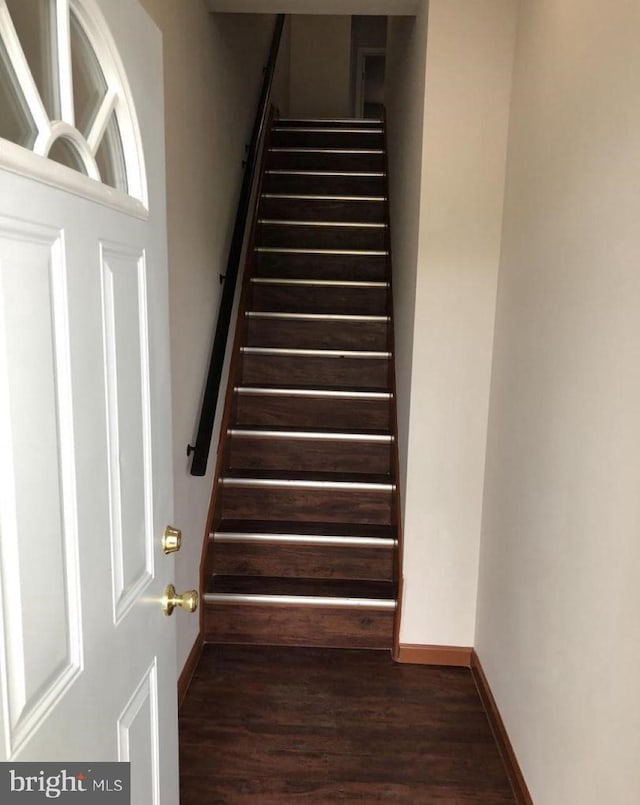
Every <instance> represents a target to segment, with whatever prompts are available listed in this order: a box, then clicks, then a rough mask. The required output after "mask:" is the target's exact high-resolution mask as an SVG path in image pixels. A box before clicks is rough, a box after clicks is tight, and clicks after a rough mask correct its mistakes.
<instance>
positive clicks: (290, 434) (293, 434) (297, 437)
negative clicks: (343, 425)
mask: <svg viewBox="0 0 640 805" xmlns="http://www.w3.org/2000/svg"><path fill="white" fill-rule="evenodd" d="M227 436H231V437H235V438H240V439H242V438H246V439H289V440H292V441H327V442H334V441H335V442H377V443H379V444H391V443H392V442H393V440H394V437H393V435H392V434H390V433H344V432H340V431H330V430H322V431H307V430H264V429H261V430H252V429H251V428H228V429H227Z"/></svg>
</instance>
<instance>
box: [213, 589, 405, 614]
mask: <svg viewBox="0 0 640 805" xmlns="http://www.w3.org/2000/svg"><path fill="white" fill-rule="evenodd" d="M203 597H204V600H205V603H207V604H242V605H245V606H250V605H254V606H290V607H291V606H298V607H317V608H320V607H323V608H330V609H359V610H368V611H392V612H393V611H395V610H396V608H397V603H396V601H395V599H393V598H357V597H350V596H331V595H278V594H273V595H269V594H264V593H205V594H204V596H203Z"/></svg>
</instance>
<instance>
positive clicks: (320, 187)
mask: <svg viewBox="0 0 640 805" xmlns="http://www.w3.org/2000/svg"><path fill="white" fill-rule="evenodd" d="M263 192H265V193H303V194H305V195H325V196H339V195H345V196H384V195H385V192H386V191H385V177H384V176H309V175H305V174H295V173H292V174H282V173H267V174H266V175H265V179H264V189H263Z"/></svg>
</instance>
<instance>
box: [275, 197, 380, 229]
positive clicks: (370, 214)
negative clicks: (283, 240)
mask: <svg viewBox="0 0 640 805" xmlns="http://www.w3.org/2000/svg"><path fill="white" fill-rule="evenodd" d="M260 218H275V219H278V220H288V221H350V222H354V223H379V224H382V223H384V219H385V205H384V202H383V201H333V200H317V199H295V198H263V199H262V201H261V203H260Z"/></svg>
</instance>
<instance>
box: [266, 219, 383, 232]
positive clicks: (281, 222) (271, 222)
mask: <svg viewBox="0 0 640 805" xmlns="http://www.w3.org/2000/svg"><path fill="white" fill-rule="evenodd" d="M258 223H259V224H263V225H264V226H317V227H323V226H331V227H346V228H352V229H387V227H388V224H384V223H371V222H368V221H305V220H304V219H300V218H296V219H295V220H294V219H290V218H259V219H258Z"/></svg>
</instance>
